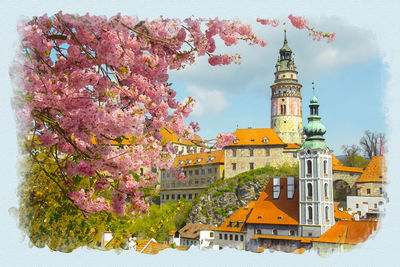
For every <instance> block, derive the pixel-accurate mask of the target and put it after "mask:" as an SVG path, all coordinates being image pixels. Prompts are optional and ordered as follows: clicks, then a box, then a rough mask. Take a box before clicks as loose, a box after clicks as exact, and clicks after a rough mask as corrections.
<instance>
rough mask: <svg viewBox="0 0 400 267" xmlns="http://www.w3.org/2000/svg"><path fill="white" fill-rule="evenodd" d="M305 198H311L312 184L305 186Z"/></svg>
mask: <svg viewBox="0 0 400 267" xmlns="http://www.w3.org/2000/svg"><path fill="white" fill-rule="evenodd" d="M307 198H312V184H311V183H308V184H307Z"/></svg>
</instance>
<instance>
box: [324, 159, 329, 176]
mask: <svg viewBox="0 0 400 267" xmlns="http://www.w3.org/2000/svg"><path fill="white" fill-rule="evenodd" d="M324 174H328V169H327V162H326V160H324Z"/></svg>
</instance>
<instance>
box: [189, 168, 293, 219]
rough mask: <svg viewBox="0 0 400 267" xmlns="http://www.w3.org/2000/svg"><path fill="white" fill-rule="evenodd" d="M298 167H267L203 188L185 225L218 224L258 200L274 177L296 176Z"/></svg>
mask: <svg viewBox="0 0 400 267" xmlns="http://www.w3.org/2000/svg"><path fill="white" fill-rule="evenodd" d="M298 174H299V168H298V165H294V166H290V165H288V164H284V165H282V166H280V167H277V168H275V167H271V166H266V167H264V168H259V169H255V170H251V171H247V172H243V173H241V174H239V175H237V176H235V177H232V178H229V179H226V180H219V181H217V182H215V183H213V184H211V185H210V186H209V187H208V188H206V189H205V190H204V191H203V193H202V194H201V195H199V196H197V197H196V199H194V201H193V205H192V209H191V211H190V213H189V217H188V220H187V223H189V222H192V223H203V224H213V225H220V224H221V223H222V222H224V221H225V220H226V219H228V218H229V216H231V215H232V214H233V213H234V212H235V211H236V210H237V209H238V208H240V207H242V206H243V205H246V204H247V203H249V202H250V201H254V200H257V199H258V197H259V195H260V193H261V192H262V191H263V190H264V188H265V186H266V184H267V183H268V181H269V180H270V179H271V178H272V177H273V176H280V177H287V176H288V175H293V176H295V177H298Z"/></svg>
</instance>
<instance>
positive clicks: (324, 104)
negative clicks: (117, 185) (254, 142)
mask: <svg viewBox="0 0 400 267" xmlns="http://www.w3.org/2000/svg"><path fill="white" fill-rule="evenodd" d="M58 10H63V11H64V12H66V13H67V12H70V13H80V14H84V13H86V12H87V11H89V12H90V13H91V14H96V15H107V16H110V15H114V14H116V13H117V12H122V13H123V14H127V15H138V16H140V17H141V18H143V17H149V18H155V17H157V16H159V15H164V16H165V17H179V18H185V17H188V16H190V15H194V16H196V17H199V16H200V17H215V16H219V17H220V18H226V19H228V18H239V19H241V20H242V21H245V22H248V23H253V22H254V21H255V19H256V18H257V17H266V18H273V17H280V18H281V17H285V16H287V15H289V14H290V13H293V14H294V15H305V16H307V18H309V21H310V23H311V24H312V25H313V26H314V27H316V28H317V29H321V30H323V31H327V32H331V31H334V32H336V33H337V40H336V41H335V42H334V43H331V44H327V43H326V42H325V41H322V42H319V43H317V42H313V41H311V40H310V39H309V38H308V37H307V35H306V33H305V32H302V31H298V30H296V29H294V28H291V27H290V28H289V27H288V41H289V44H290V46H291V48H292V49H293V50H294V52H295V54H296V59H295V60H296V64H297V66H298V71H299V80H300V82H301V83H302V84H303V93H302V94H303V113H304V115H305V116H307V115H308V108H307V106H304V104H305V105H307V104H308V101H309V98H310V94H311V89H310V88H311V82H312V81H315V83H316V89H317V96H318V98H319V100H320V104H321V108H320V110H321V115H322V120H323V122H324V124H325V125H326V127H327V129H328V133H327V135H326V138H327V142H328V144H329V145H330V146H331V147H332V148H333V149H334V150H335V151H337V150H340V146H341V145H342V144H352V143H357V142H358V139H359V138H360V136H361V135H362V132H363V131H364V130H366V129H371V130H376V131H382V129H385V128H386V129H387V130H388V133H389V138H390V140H389V144H388V147H389V155H388V163H389V172H388V177H389V181H390V185H389V189H388V193H389V197H390V203H389V205H388V212H387V216H386V218H385V220H384V225H383V227H382V230H381V231H380V232H379V234H378V235H377V236H376V237H375V238H374V240H372V241H369V242H367V243H366V244H364V245H363V246H362V247H361V248H360V249H357V250H355V251H353V252H351V253H345V254H339V255H334V256H332V257H330V258H328V259H321V258H319V257H317V256H315V255H310V254H309V253H308V254H306V255H287V254H283V253H273V254H272V253H268V252H267V253H263V254H252V253H245V252H237V251H234V250H223V251H221V252H220V253H216V252H214V251H209V252H199V251H197V250H196V249H194V250H191V251H189V252H188V253H178V252H176V251H171V252H168V251H164V252H163V253H161V254H160V255H158V256H146V255H140V256H138V255H137V254H135V253H132V252H131V251H125V252H124V253H122V255H116V254H115V253H114V252H108V253H102V252H98V251H90V250H87V249H79V250H77V251H74V252H73V253H71V254H62V253H57V252H50V251H49V250H48V249H47V248H45V249H37V248H29V246H28V242H27V238H25V240H23V236H22V233H21V232H20V231H19V229H18V228H17V221H16V219H15V218H13V217H11V216H10V214H9V212H8V209H9V208H10V207H11V206H16V204H17V198H16V188H17V185H18V180H19V178H18V177H17V174H16V173H17V169H16V168H17V167H16V164H17V146H16V138H15V122H14V120H13V118H14V115H13V112H12V110H11V106H10V97H11V93H12V89H11V88H12V86H11V84H10V81H9V78H8V67H9V64H10V62H11V61H12V59H13V57H14V47H15V44H16V42H17V35H16V32H15V28H16V22H17V19H18V18H19V17H20V16H22V15H24V16H34V15H41V14H43V13H45V12H47V13H48V14H53V13H55V12H57V11H58ZM398 11H399V4H398V3H397V2H395V1H377V0H375V1H368V3H366V1H334V2H332V1H316V0H312V1H307V2H306V3H305V1H284V2H282V1H268V2H267V1H251V2H249V3H247V4H240V2H239V1H232V0H231V1H210V0H203V1H200V2H197V1H191V0H189V1H168V3H167V2H161V1H147V2H146V1H122V0H120V1H85V2H84V1H75V0H74V1H71V0H70V1H63V2H62V3H58V4H56V3H55V1H51V2H50V1H44V0H43V1H38V0H36V1H8V0H6V1H3V2H2V9H1V16H0V21H1V25H3V30H2V31H1V33H2V42H1V44H0V46H1V49H0V53H1V55H2V57H1V59H2V63H1V64H0V70H1V71H0V75H1V76H0V79H1V82H2V83H1V84H2V85H3V91H2V94H1V96H2V97H1V101H2V102H1V105H0V109H1V114H2V116H1V122H2V123H1V125H2V127H1V128H0V134H1V138H0V140H1V142H2V143H1V148H2V153H1V154H0V162H1V166H2V170H3V175H2V178H1V179H2V181H3V183H2V184H3V186H2V187H1V194H0V200H1V213H0V214H1V217H2V219H3V220H2V227H1V240H2V243H1V245H0V251H1V255H2V256H3V257H2V260H1V262H0V264H1V265H3V266H17V265H18V266H71V265H79V266H81V265H85V266H110V265H112V266H114V265H118V266H131V265H133V266H163V265H166V266H172V265H175V266H183V265H188V264H191V265H194V266H208V265H214V266H267V265H272V264H273V265H289V264H290V263H292V264H296V265H297V266H299V265H301V266H303V265H304V266H310V265H311V266H313V265H321V264H324V265H328V266H329V265H331V266H332V265H336V264H337V263H342V264H344V265H352V266H361V265H363V264H364V265H365V264H368V265H374V266H375V265H395V262H396V261H397V257H395V256H396V254H395V253H397V247H398V246H397V244H398V241H397V238H398V237H399V236H400V235H399V228H398V221H399V220H400V216H399V211H400V207H399V203H400V200H399V194H396V193H395V190H396V189H397V188H399V185H400V184H399V179H396V177H398V175H396V174H399V168H400V166H399V164H396V163H398V162H399V158H400V157H399V150H398V148H399V142H400V141H399V139H398V138H397V136H398V132H399V127H400V120H399V118H398V114H399V109H400V107H399V104H398V103H400V94H399V93H398V84H399V83H400V77H399V76H398V75H396V74H397V72H398V71H399V69H400V60H399V59H400V55H399V49H398V48H397V47H398V45H397V44H398V43H399V37H398V36H399V34H400V33H399V27H398V21H397V13H398ZM256 32H257V33H258V34H260V35H265V39H266V40H267V42H268V45H267V47H265V48H263V49H261V48H256V49H250V48H249V47H244V46H238V47H234V49H235V51H236V48H237V49H239V48H240V50H239V51H238V52H240V53H241V54H242V55H243V60H242V64H241V65H240V66H239V68H235V67H236V66H230V67H220V68H219V69H213V70H212V71H209V70H208V69H209V68H208V67H207V68H205V66H204V64H202V62H199V64H197V65H196V66H192V67H191V68H188V69H187V73H185V72H183V73H181V74H173V75H171V81H172V82H174V84H176V89H177V90H178V92H179V97H181V98H185V97H186V94H187V93H188V92H189V93H191V94H192V95H198V96H199V98H200V99H201V98H202V97H203V98H204V96H207V95H211V96H213V97H214V98H219V99H223V100H224V101H225V102H223V101H220V103H225V104H223V105H222V108H220V109H218V108H217V109H216V108H215V105H214V106H211V107H210V106H207V104H208V103H206V102H205V103H203V111H204V112H203V114H202V113H201V110H200V111H199V110H198V111H196V112H197V114H198V116H197V117H196V116H192V118H193V120H197V121H199V122H200V124H201V127H202V132H201V134H202V135H204V136H205V137H213V136H215V135H216V134H217V133H218V132H221V131H222V132H228V131H232V130H234V129H235V124H236V120H237V121H238V122H239V126H240V127H248V126H252V127H269V97H270V89H269V85H270V84H271V82H272V78H273V74H272V73H273V67H274V65H275V60H276V55H277V51H278V49H279V48H280V47H281V45H282V28H280V29H273V28H268V27H259V26H258V27H256ZM383 107H385V109H384V108H383ZM203 131H204V132H203ZM396 133H397V134H396ZM336 154H339V153H337V152H336Z"/></svg>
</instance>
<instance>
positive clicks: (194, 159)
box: [173, 150, 225, 167]
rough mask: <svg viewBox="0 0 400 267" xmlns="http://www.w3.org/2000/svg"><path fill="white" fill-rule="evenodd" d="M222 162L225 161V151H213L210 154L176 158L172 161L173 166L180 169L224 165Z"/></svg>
mask: <svg viewBox="0 0 400 267" xmlns="http://www.w3.org/2000/svg"><path fill="white" fill-rule="evenodd" d="M224 161H225V151H224V150H214V151H210V152H203V153H194V154H189V155H182V156H177V157H176V158H175V159H174V164H173V165H174V166H178V165H181V166H182V167H188V166H197V165H203V164H214V163H220V164H224ZM179 163H181V164H179Z"/></svg>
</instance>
